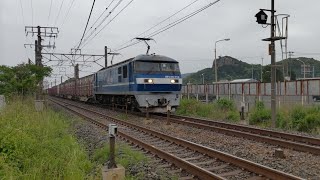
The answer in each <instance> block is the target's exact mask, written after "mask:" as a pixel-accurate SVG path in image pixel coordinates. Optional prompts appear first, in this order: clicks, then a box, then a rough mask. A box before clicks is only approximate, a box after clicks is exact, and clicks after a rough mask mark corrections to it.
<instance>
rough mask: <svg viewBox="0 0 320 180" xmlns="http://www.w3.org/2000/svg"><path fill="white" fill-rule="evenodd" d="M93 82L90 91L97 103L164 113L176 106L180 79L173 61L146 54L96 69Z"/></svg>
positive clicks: (178, 101)
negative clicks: (91, 90)
mask: <svg viewBox="0 0 320 180" xmlns="http://www.w3.org/2000/svg"><path fill="white" fill-rule="evenodd" d="M93 84H94V88H93V94H94V96H95V99H96V101H98V102H100V103H103V104H119V105H127V106H128V107H130V108H132V109H139V110H140V111H142V112H146V110H147V111H148V112H167V110H171V111H175V109H176V107H178V106H179V103H180V91H181V86H182V79H181V73H180V70H179V63H178V62H177V61H176V60H174V59H171V58H169V57H166V56H160V55H148V54H146V55H139V56H136V57H134V58H131V59H128V60H126V61H122V62H120V63H117V64H114V65H112V66H109V67H107V68H104V69H102V70H100V71H98V72H97V73H95V74H94V83H93Z"/></svg>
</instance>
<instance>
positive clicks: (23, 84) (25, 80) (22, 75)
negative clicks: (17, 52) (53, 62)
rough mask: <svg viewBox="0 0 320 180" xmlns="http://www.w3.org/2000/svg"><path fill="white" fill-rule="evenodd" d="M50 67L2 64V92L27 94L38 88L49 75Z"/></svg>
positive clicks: (0, 84) (0, 77) (0, 74)
mask: <svg viewBox="0 0 320 180" xmlns="http://www.w3.org/2000/svg"><path fill="white" fill-rule="evenodd" d="M51 71H52V69H51V68H50V67H39V66H36V65H30V64H19V65H17V66H14V67H8V66H3V65H2V66H0V94H6V95H9V94H11V93H17V94H21V95H26V94H29V93H32V92H34V91H35V90H36V88H37V86H38V84H39V82H40V81H41V80H42V79H43V78H44V77H46V76H49V75H50V73H51Z"/></svg>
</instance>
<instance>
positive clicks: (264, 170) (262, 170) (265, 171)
mask: <svg viewBox="0 0 320 180" xmlns="http://www.w3.org/2000/svg"><path fill="white" fill-rule="evenodd" d="M50 100H52V99H50ZM52 101H53V102H55V101H54V100H52ZM56 103H58V104H59V102H56ZM67 104H69V105H71V106H74V107H76V108H79V109H82V110H86V111H89V112H91V113H95V114H97V115H99V116H102V117H106V119H109V120H111V121H113V122H116V123H120V124H122V125H124V126H128V127H133V128H135V129H139V130H140V131H143V132H145V133H149V134H153V135H155V136H157V137H159V138H161V139H166V140H168V141H171V142H174V143H176V144H180V145H182V146H185V147H188V148H190V149H192V150H194V151H197V152H200V153H202V154H207V155H208V156H210V157H214V158H217V159H220V160H222V161H225V162H228V163H231V164H233V165H236V166H238V167H241V168H244V169H246V170H248V171H250V172H254V173H257V174H260V175H263V176H266V177H268V178H271V179H301V178H300V177H297V176H294V175H291V174H288V173H285V172H282V171H279V170H276V169H272V168H269V167H267V166H264V165H261V164H257V163H254V162H251V161H248V160H245V159H242V158H239V157H236V156H233V155H230V154H227V153H224V152H221V151H218V150H215V149H212V148H208V147H205V146H202V145H199V144H196V143H193V142H190V141H186V140H183V139H180V138H176V137H171V136H168V135H166V134H163V133H160V132H157V131H153V130H150V129H147V128H144V127H141V126H139V125H136V124H133V123H129V122H126V121H123V120H120V119H118V118H114V117H111V116H108V115H105V114H103V113H101V112H97V111H94V110H88V109H86V108H83V107H79V106H77V105H73V104H70V103H67ZM82 116H85V115H82ZM199 177H201V176H199Z"/></svg>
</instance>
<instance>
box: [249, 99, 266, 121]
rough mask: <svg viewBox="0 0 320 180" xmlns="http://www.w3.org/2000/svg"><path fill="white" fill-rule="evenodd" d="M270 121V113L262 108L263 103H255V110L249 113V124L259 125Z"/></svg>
mask: <svg viewBox="0 0 320 180" xmlns="http://www.w3.org/2000/svg"><path fill="white" fill-rule="evenodd" d="M270 119H271V111H270V110H268V109H266V108H265V107H264V104H263V102H261V101H259V102H257V103H256V106H255V108H254V109H253V111H252V112H251V113H250V116H249V123H250V124H259V123H263V122H266V121H269V120H270Z"/></svg>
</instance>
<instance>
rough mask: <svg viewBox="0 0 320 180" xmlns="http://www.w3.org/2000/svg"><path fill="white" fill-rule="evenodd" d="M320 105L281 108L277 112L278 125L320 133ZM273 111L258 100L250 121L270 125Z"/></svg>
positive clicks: (284, 127) (279, 126)
mask: <svg viewBox="0 0 320 180" xmlns="http://www.w3.org/2000/svg"><path fill="white" fill-rule="evenodd" d="M319 117H320V106H311V107H303V106H295V107H293V108H290V109H288V108H281V109H279V110H278V113H277V122H276V126H277V127H278V128H281V129H286V130H296V131H301V132H307V133H313V134H319V133H320V118H319ZM270 121H271V111H270V110H269V109H267V108H265V106H264V104H263V102H257V103H256V107H255V108H254V109H253V111H252V112H251V113H250V116H249V123H250V124H254V125H260V126H270V124H271V122H270Z"/></svg>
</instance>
